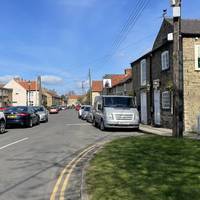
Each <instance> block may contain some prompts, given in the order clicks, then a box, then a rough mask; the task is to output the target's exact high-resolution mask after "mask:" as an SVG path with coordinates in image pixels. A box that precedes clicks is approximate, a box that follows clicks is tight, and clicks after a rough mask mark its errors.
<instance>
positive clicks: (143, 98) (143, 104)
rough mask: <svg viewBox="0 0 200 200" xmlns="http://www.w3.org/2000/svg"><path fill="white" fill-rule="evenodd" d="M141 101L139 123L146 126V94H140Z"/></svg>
mask: <svg viewBox="0 0 200 200" xmlns="http://www.w3.org/2000/svg"><path fill="white" fill-rule="evenodd" d="M140 99H141V122H142V123H143V124H147V94H146V92H142V93H141V94H140Z"/></svg>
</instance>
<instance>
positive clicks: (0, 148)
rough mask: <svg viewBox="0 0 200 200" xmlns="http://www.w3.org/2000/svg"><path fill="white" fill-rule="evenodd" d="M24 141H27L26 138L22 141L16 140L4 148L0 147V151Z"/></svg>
mask: <svg viewBox="0 0 200 200" xmlns="http://www.w3.org/2000/svg"><path fill="white" fill-rule="evenodd" d="M25 140H28V138H23V139H21V140H17V141H15V142H12V143H10V144H7V145H5V146H2V147H0V150H2V149H5V148H7V147H9V146H12V145H14V144H17V143H20V142H23V141H25Z"/></svg>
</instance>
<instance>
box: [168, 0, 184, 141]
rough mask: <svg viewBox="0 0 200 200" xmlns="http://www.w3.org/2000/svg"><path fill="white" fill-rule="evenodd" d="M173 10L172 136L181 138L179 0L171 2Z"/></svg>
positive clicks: (181, 68) (181, 47)
mask: <svg viewBox="0 0 200 200" xmlns="http://www.w3.org/2000/svg"><path fill="white" fill-rule="evenodd" d="M171 5H172V8H173V24H174V39H173V40H174V42H173V45H174V47H173V85H174V92H173V136H174V137H177V138H181V137H183V113H184V112H183V108H184V107H183V61H182V60H183V44H182V36H181V0H171Z"/></svg>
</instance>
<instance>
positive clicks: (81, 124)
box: [66, 123, 91, 126]
mask: <svg viewBox="0 0 200 200" xmlns="http://www.w3.org/2000/svg"><path fill="white" fill-rule="evenodd" d="M66 126H91V124H86V123H80V124H66Z"/></svg>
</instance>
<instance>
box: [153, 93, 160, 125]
mask: <svg viewBox="0 0 200 200" xmlns="http://www.w3.org/2000/svg"><path fill="white" fill-rule="evenodd" d="M160 121H161V120H160V90H154V123H155V125H160Z"/></svg>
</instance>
